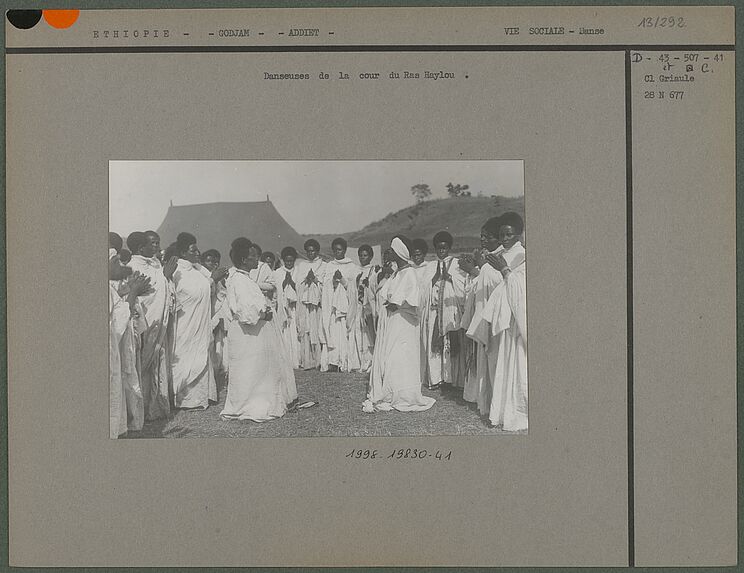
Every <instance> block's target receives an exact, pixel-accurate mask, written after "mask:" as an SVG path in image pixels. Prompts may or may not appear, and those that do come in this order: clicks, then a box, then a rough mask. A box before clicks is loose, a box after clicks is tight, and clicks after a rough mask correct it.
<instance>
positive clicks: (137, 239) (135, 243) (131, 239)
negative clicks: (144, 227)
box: [127, 231, 147, 255]
mask: <svg viewBox="0 0 744 573" xmlns="http://www.w3.org/2000/svg"><path fill="white" fill-rule="evenodd" d="M146 244H147V237H146V236H145V234H144V233H143V232H141V231H134V232H133V233H129V236H128V237H127V247H128V248H129V250H130V251H132V254H134V255H136V254H139V250H140V249H141V248H142V247H144V246H145V245H146Z"/></svg>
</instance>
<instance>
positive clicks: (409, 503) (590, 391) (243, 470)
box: [5, 7, 737, 566]
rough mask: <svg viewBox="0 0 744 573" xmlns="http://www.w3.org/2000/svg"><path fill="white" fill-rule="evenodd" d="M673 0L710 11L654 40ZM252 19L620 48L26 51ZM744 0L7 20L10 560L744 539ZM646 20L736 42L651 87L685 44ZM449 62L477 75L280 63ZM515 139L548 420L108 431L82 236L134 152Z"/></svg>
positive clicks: (267, 23) (475, 556)
mask: <svg viewBox="0 0 744 573" xmlns="http://www.w3.org/2000/svg"><path fill="white" fill-rule="evenodd" d="M543 10H544V11H543ZM670 10H672V11H673V12H674V14H671V13H670V12H669V11H670ZM657 14H662V15H663V16H670V15H671V16H674V17H675V18H677V17H680V16H682V17H684V18H685V19H686V22H687V23H688V26H687V28H686V29H684V30H682V31H681V32H680V33H679V34H678V35H676V36H675V35H673V34H671V33H670V32H669V30H666V29H665V30H656V31H654V32H651V33H649V32H648V31H645V35H644V34H641V33H640V32H639V26H638V25H637V24H638V23H639V22H640V21H641V20H642V19H644V18H647V17H650V18H652V19H653V18H655V17H656V15H657ZM240 18H245V19H246V20H248V21H257V22H260V24H261V26H264V27H266V29H272V30H280V29H288V28H289V27H292V26H296V27H299V26H302V27H308V28H313V27H318V28H322V29H328V27H331V24H332V27H333V29H334V32H335V34H334V35H333V36H334V38H333V40H330V41H324V42H323V44H328V43H329V42H330V43H333V44H335V45H350V44H355V45H358V44H364V45H367V46H368V45H373V44H378V43H385V44H396V45H400V44H408V45H410V44H416V45H422V44H439V43H445V44H447V45H449V46H458V45H468V46H473V45H477V46H481V47H482V46H489V45H503V44H508V43H509V42H513V41H514V40H512V39H510V38H504V37H502V36H497V35H496V34H497V32H498V31H499V30H501V28H503V27H504V26H503V25H502V24H503V23H504V22H509V23H510V24H511V23H516V24H515V25H518V26H520V27H526V28H527V29H528V28H529V27H530V24H531V23H533V25H534V26H553V25H555V26H560V25H563V26H569V25H573V26H579V25H584V23H586V25H587V26H595V27H596V26H605V27H606V29H607V32H606V33H607V36H606V37H603V38H602V39H601V40H593V42H596V43H598V44H601V45H603V46H605V47H606V50H598V49H596V48H594V49H591V50H578V49H576V48H575V46H576V45H578V44H577V43H576V41H574V40H573V39H571V40H566V41H565V42H567V43H568V44H571V43H573V44H571V45H572V46H574V47H572V48H571V49H568V50H553V49H543V50H541V51H534V50H529V49H528V50H523V49H521V50H520V49H516V48H514V47H512V48H511V49H509V50H494V51H489V50H485V49H482V48H481V49H478V50H456V49H448V50H444V51H413V50H408V49H398V50H394V51H342V52H312V51H310V52H307V51H303V52H267V51H256V52H251V53H250V57H246V53H241V52H224V51H223V52H213V53H198V52H175V53H165V52H162V51H161V52H157V51H154V52H147V53H132V52H124V53H115V54H112V53H106V52H105V51H104V52H103V53H91V50H90V49H88V50H87V51H86V50H81V51H79V52H77V53H65V54H59V53H38V52H37V53H31V52H32V51H33V50H31V51H29V50H27V49H28V48H38V47H42V48H43V47H49V46H54V47H56V46H67V47H70V46H78V47H83V48H90V47H95V46H103V47H104V48H105V47H106V46H110V45H111V44H106V43H95V42H94V38H93V34H92V32H93V31H94V30H95V29H99V30H102V29H109V28H110V29H119V27H120V26H130V27H131V28H132V29H134V28H139V29H144V28H145V27H147V26H149V27H151V28H154V27H156V26H157V27H159V28H161V27H164V26H168V27H169V28H171V29H173V30H175V31H180V32H181V34H182V33H183V31H185V30H191V32H189V37H183V36H182V37H181V38H179V42H178V43H175V40H173V38H171V40H172V42H170V43H163V44H162V45H163V46H176V45H181V46H187V45H188V46H192V47H193V46H195V45H200V44H199V42H204V41H206V40H205V39H204V38H203V35H204V32H205V31H212V30H219V29H220V26H221V25H222V24H221V22H223V21H229V22H235V21H236V19H238V20H239V19H240ZM300 21H301V22H302V24H299V23H297V22H300ZM732 22H733V8H730V7H719V8H712V7H711V8H694V7H675V8H674V9H672V8H670V7H669V8H664V9H663V10H662V9H647V8H643V7H635V8H605V7H582V8H552V9H542V8H531V9H519V8H479V9H473V10H457V9H446V8H439V9H436V10H425V9H421V10H420V11H419V10H413V9H408V10H396V11H391V10H387V9H382V8H380V9H377V10H346V11H312V12H308V11H298V12H291V11H280V10H276V11H274V10H264V11H260V12H251V11H243V12H239V13H238V12H229V13H228V12H222V13H217V12H212V11H199V12H194V11H177V12H164V11H157V12H151V11H147V12H141V13H138V12H120V13H115V14H112V13H109V12H104V11H99V12H88V13H85V12H84V13H83V15H82V16H81V18H80V21H79V22H78V23H77V24H76V25H75V26H74V27H73V28H71V29H70V30H67V31H59V30H51V29H50V28H49V27H48V26H47V27H46V28H45V27H43V26H41V27H39V28H38V30H37V32H38V33H37V32H34V30H25V31H21V30H16V29H14V28H12V27H11V26H10V25H9V24H7V22H6V30H5V32H6V46H8V47H10V48H14V49H16V52H15V53H9V54H8V55H7V56H6V99H7V105H6V112H7V115H6V122H7V164H6V175H7V179H6V185H7V252H8V260H7V269H8V271H7V273H8V277H9V280H8V285H7V292H8V332H9V336H8V382H9V383H8V417H9V433H8V436H9V445H8V447H9V451H8V458H9V559H10V564H11V565H19V566H20V565H25V566H52V565H56V566H212V565H218V566H330V565H335V566H392V565H398V566H402V565H411V566H416V565H418V566H422V565H439V566H626V565H628V564H629V559H633V560H634V563H635V564H636V565H638V566H660V565H666V566H682V565H696V566H702V565H711V566H713V565H732V564H734V563H735V561H736V555H737V543H736V541H737V531H736V517H737V514H736V491H737V489H736V488H737V481H736V385H735V384H736V350H735V319H734V312H733V311H734V308H735V304H736V298H735V276H736V275H735V270H736V269H735V242H734V241H735V194H734V190H735V177H734V176H735V171H734V170H735V156H734V139H735V129H734V125H735V123H734V65H733V58H734V53H733V51H732V50H731V48H730V46H731V45H732V44H733V41H734V40H733V24H732ZM489 23H493V24H492V25H490V26H489ZM41 24H44V22H42V23H41ZM235 27H237V26H235ZM641 31H643V30H641ZM199 32H201V36H200V37H199V38H195V37H193V36H196V35H197V33H199ZM207 33H208V32H207ZM184 38H186V39H184ZM119 39H121V38H119ZM132 41H133V40H132ZM551 42H554V43H555V42H557V40H556V39H555V38H542V37H540V38H529V37H527V38H524V37H523V38H522V40H521V41H520V42H519V43H520V44H531V45H534V44H538V45H540V46H543V47H546V46H549V45H550V43H551ZM648 42H650V43H653V44H675V45H677V46H680V49H677V50H674V48H669V47H668V46H666V47H665V46H661V47H659V46H655V47H653V48H651V47H649V48H647V49H644V48H643V47H639V45H641V44H644V43H648ZM311 44H312V42H311ZM626 44H627V45H631V44H632V45H633V46H635V48H634V49H633V53H634V54H636V53H638V54H642V55H643V56H644V57H646V56H647V57H649V58H658V57H659V56H660V55H661V54H663V53H668V52H669V51H670V50H672V51H676V52H678V53H679V54H684V53H698V54H699V55H700V57H701V58H702V57H708V58H713V57H714V56H715V55H716V54H719V53H724V55H725V57H724V61H723V62H717V64H718V65H717V66H716V68H715V72H714V73H713V74H712V75H710V76H707V77H703V76H701V77H700V78H699V79H697V78H696V79H697V81H696V82H695V83H694V85H685V86H684V91H685V92H686V94H685V97H684V98H683V99H679V100H677V101H664V102H660V101H659V100H658V99H657V98H654V99H655V101H653V102H651V101H649V99H650V98H648V96H647V94H646V92H648V91H653V90H649V89H647V88H648V87H649V86H644V85H643V84H644V78H645V76H647V75H649V74H651V75H658V74H660V73H663V71H662V69H661V68H660V66H661V65H662V64H663V63H660V62H659V61H658V60H657V59H653V60H651V59H649V60H648V61H644V60H642V61H640V62H638V63H637V66H635V67H633V66H631V65H629V64H628V58H630V56H631V54H630V48H628V49H627V51H628V53H627V54H626V50H625V49H622V48H621V49H618V48H617V46H618V45H626ZM700 44H704V45H706V46H709V47H710V49H702V48H700V47H699V46H698V45H700ZM121 45H122V46H126V45H127V44H126V43H122V44H121ZM133 45H137V46H145V47H152V46H156V47H157V46H158V45H159V44H154V43H153V41H152V40H151V39H148V40H147V41H146V42H145V41H144V38H143V42H141V43H138V44H133ZM214 45H223V44H222V41H216V43H215V44H214ZM231 45H232V44H231ZM271 45H275V46H288V45H290V44H287V39H280V38H278V37H277V38H274V39H272V43H271ZM303 45H307V44H303ZM312 45H314V44H312ZM682 46H692V48H691V49H687V47H685V48H684V49H683V48H682ZM713 48H715V49H713ZM24 49H26V52H23V50H24ZM42 51H43V50H42ZM676 55H678V54H677V53H675V54H673V56H676ZM427 66H432V67H434V68H436V69H439V68H446V69H448V70H454V71H455V72H456V73H457V74H458V81H457V82H456V83H455V84H448V85H443V84H437V85H436V86H430V85H427V84H425V83H422V82H417V83H413V84H410V85H400V84H395V83H393V82H392V81H389V80H385V81H379V82H376V83H373V84H370V83H367V82H363V81H353V82H350V83H349V84H347V85H344V86H339V85H338V84H323V83H321V82H319V81H309V82H306V83H303V84H297V83H291V82H290V83H281V84H278V85H277V84H274V83H267V82H265V81H264V80H262V76H263V72H264V71H268V70H272V69H290V68H291V69H305V70H307V71H309V72H312V74H311V75H313V74H314V75H316V76H317V73H318V72H320V71H321V70H323V69H338V68H339V67H344V68H346V69H348V70H350V71H352V72H355V73H357V74H358V73H360V72H364V71H368V70H370V69H374V70H388V69H393V68H396V69H399V68H401V69H407V68H408V67H411V68H421V67H427ZM466 73H467V76H468V79H467V80H465V79H464V75H465V74H466ZM628 79H630V82H628V81H627V80H628ZM654 88H655V89H656V91H658V86H654ZM671 89H673V90H676V89H677V86H676V85H675V86H671ZM678 91H682V90H681V89H680V90H678ZM237 96H239V97H237ZM675 99H676V98H675ZM629 112H630V113H629ZM629 120H630V121H629ZM626 136H630V138H631V140H632V147H630V148H629V147H628V145H627V143H628V142H629V141H630V140H627V141H626ZM629 149H630V152H631V154H630V155H629ZM506 158H508V159H523V160H524V164H525V200H526V213H527V215H528V218H529V224H530V230H529V251H530V257H529V272H530V277H529V282H528V306H529V329H530V335H531V339H530V432H529V435H528V436H511V437H491V436H483V437H427V438H415V439H413V438H386V439H382V438H375V439H372V438H365V439H361V438H355V439H352V438H349V439H345V438H344V439H342V438H335V439H332V438H303V439H281V440H279V439H243V440H231V439H221V440H148V441H119V442H117V441H111V440H108V439H107V435H106V427H107V419H106V411H107V400H108V396H107V392H106V388H105V387H106V385H105V383H104V384H102V383H101V380H104V379H105V376H106V373H107V371H108V362H107V358H106V356H107V353H106V348H105V346H106V342H105V341H106V326H105V319H104V318H103V317H104V316H105V312H106V311H105V305H106V303H105V294H104V293H105V292H106V291H105V286H106V285H105V282H106V275H105V268H104V266H103V265H96V264H89V263H88V262H87V255H86V253H96V252H99V251H100V250H101V248H102V247H101V245H100V243H101V242H102V240H103V236H104V233H105V232H106V230H107V227H108V211H107V205H108V194H107V186H108V161H109V160H112V159H162V160H166V159H167V160H178V159H205V160H206V159H220V160H222V159H249V160H250V159H319V160H320V159H322V160H354V159H367V160H370V159H372V160H374V159H380V160H395V159H426V160H453V159H468V160H477V159H506ZM628 159H632V163H630V164H629V163H628V162H627V160H628ZM628 165H631V166H632V169H631V170H628V169H627V167H628ZM629 200H630V201H629ZM628 207H630V213H629V212H628V210H627V209H628ZM628 214H630V215H631V217H630V218H628ZM629 255H630V258H629ZM39 260H43V263H42V264H38V263H35V262H34V261H39ZM94 260H96V259H95V257H94ZM629 263H630V265H631V266H630V268H631V270H632V272H631V273H629V272H628V270H629V269H628V265H629ZM95 293H100V296H98V295H96V294H95ZM629 294H630V295H631V296H630V298H629ZM629 304H631V305H632V306H629ZM629 308H630V309H632V311H631V312H630V313H629ZM629 327H630V330H629ZM629 343H631V347H630V348H631V351H632V353H631V354H630V357H631V360H630V361H629V360H628V358H629V350H628V348H629V346H628V344H629ZM629 388H630V389H631V390H632V397H633V402H632V405H631V407H630V408H629V405H628V397H629ZM629 414H630V415H629ZM629 420H630V421H631V422H632V425H631V426H630V427H629V425H628V422H629ZM417 444H425V446H424V447H427V448H439V449H444V448H447V449H451V450H452V451H453V459H452V463H450V464H439V465H424V464H400V463H392V462H383V463H377V464H374V465H372V464H370V463H366V464H365V463H362V462H360V461H350V460H348V459H345V458H344V454H345V453H346V452H347V451H348V449H349V448H351V447H363V448H366V447H373V448H380V449H385V450H386V449H392V448H395V447H415V446H416V445H417ZM629 445H630V446H632V447H631V448H629ZM629 452H630V453H632V454H633V455H632V459H629ZM629 476H630V477H629ZM629 482H630V484H632V485H630V486H629ZM629 500H631V501H632V502H634V503H632V504H629ZM629 509H632V513H631V512H629ZM629 536H630V537H632V541H633V543H632V544H630V545H631V546H632V549H631V550H630V551H629V541H630V540H629Z"/></svg>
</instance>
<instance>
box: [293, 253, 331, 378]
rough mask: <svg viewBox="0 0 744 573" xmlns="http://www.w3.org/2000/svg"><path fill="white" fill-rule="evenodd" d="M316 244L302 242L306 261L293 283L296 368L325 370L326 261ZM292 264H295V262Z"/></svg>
mask: <svg viewBox="0 0 744 573" xmlns="http://www.w3.org/2000/svg"><path fill="white" fill-rule="evenodd" d="M319 252H320V244H319V243H318V241H316V240H315V239H308V240H307V241H305V254H306V255H307V261H305V262H304V263H302V265H301V269H302V279H301V280H300V282H299V283H298V285H297V296H298V299H299V300H298V303H297V332H298V335H299V338H300V368H302V369H303V370H311V369H313V368H320V370H321V371H322V372H325V371H327V370H328V347H327V344H326V337H325V330H324V329H323V317H322V309H321V302H322V299H323V283H324V281H325V277H326V262H325V261H324V260H323V259H321V258H320V257H319V256H318V253H319ZM295 264H296V263H295Z"/></svg>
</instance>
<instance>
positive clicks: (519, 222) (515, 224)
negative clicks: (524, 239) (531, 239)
mask: <svg viewBox="0 0 744 573" xmlns="http://www.w3.org/2000/svg"><path fill="white" fill-rule="evenodd" d="M504 225H509V226H510V227H512V228H513V229H514V232H515V233H516V234H517V235H521V234H522V231H524V220H523V219H522V217H520V216H519V214H518V213H515V212H514V211H509V212H508V213H504V214H503V215H501V226H502V227H503V226H504Z"/></svg>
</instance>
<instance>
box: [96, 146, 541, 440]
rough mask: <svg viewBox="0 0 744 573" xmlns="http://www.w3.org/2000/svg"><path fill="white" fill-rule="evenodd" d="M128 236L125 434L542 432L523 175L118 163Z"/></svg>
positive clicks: (118, 325) (444, 165)
mask: <svg viewBox="0 0 744 573" xmlns="http://www.w3.org/2000/svg"><path fill="white" fill-rule="evenodd" d="M109 223H110V229H109V331H110V345H109V348H110V437H111V438H123V437H129V438H155V437H194V438H198V437H208V438H213V437H241V436H245V437H256V436H264V437H305V436H420V435H480V434H484V435H499V434H526V433H527V429H528V408H527V395H528V385H527V300H526V272H525V268H526V256H525V217H524V168H523V162H522V161H519V160H502V161H474V162H473V161H470V162H466V161H459V162H447V161H224V162H218V161H111V162H110V163H109ZM354 229H356V230H354Z"/></svg>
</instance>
